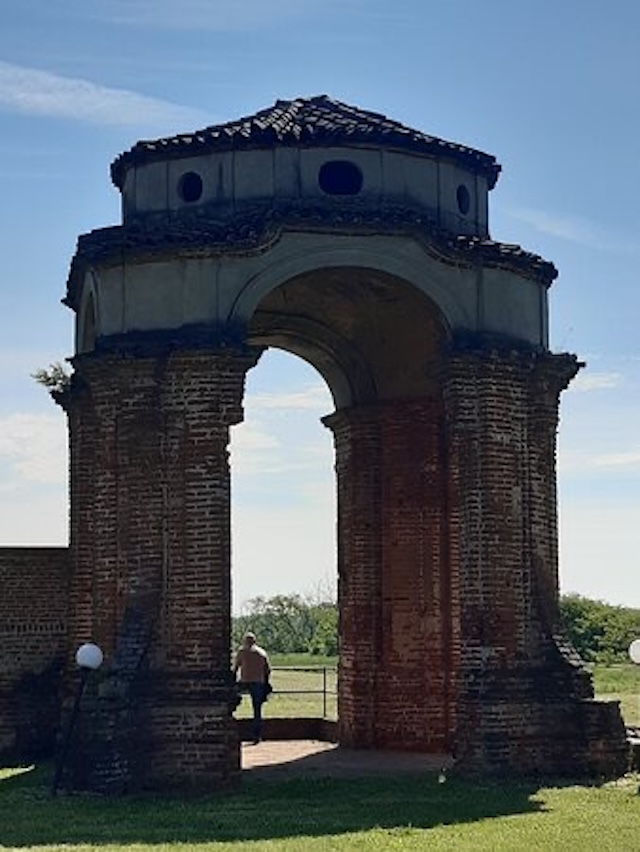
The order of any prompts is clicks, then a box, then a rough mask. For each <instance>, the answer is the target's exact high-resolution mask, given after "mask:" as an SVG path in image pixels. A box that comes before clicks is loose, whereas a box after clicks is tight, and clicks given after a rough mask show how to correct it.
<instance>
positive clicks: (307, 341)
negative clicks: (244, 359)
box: [248, 266, 455, 752]
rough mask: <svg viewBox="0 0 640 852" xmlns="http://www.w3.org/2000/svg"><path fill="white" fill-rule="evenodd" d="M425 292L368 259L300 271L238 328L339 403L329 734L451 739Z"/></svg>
mask: <svg viewBox="0 0 640 852" xmlns="http://www.w3.org/2000/svg"><path fill="white" fill-rule="evenodd" d="M448 337H449V335H448V333H447V329H446V327H445V325H444V322H443V319H442V316H441V315H440V312H439V311H438V309H437V308H436V307H435V306H434V305H433V303H432V302H431V301H430V300H429V299H428V298H427V297H425V296H424V294H423V293H422V292H420V291H419V290H417V289H416V288H414V287H413V286H411V285H408V284H407V283H406V282H402V281H399V280H398V279H395V278H393V277H392V276H390V275H389V274H388V273H385V272H380V271H379V270H374V269H371V268H368V269H363V268H359V267H355V266H353V267H332V268H329V269H326V268H320V269H317V270H314V271H308V272H305V273H302V274H300V275H298V276H296V277H294V278H292V279H289V280H287V281H286V282H284V283H283V284H281V285H279V286H278V287H275V288H274V289H273V290H271V291H270V292H269V293H268V294H267V295H265V296H264V297H263V299H262V300H261V302H260V303H259V304H258V305H257V306H256V309H255V312H254V314H253V316H252V318H251V321H250V323H249V325H248V339H249V340H250V341H251V342H252V343H254V344H256V345H261V346H268V345H277V346H279V347H280V348H283V349H286V350H288V351H290V352H293V353H295V354H297V355H299V356H301V357H303V358H304V359H305V360H307V361H308V362H309V363H310V364H312V365H313V366H314V367H315V368H316V369H317V370H318V371H319V372H320V373H321V374H322V375H323V376H324V378H325V380H326V381H327V384H328V386H329V389H330V391H331V393H332V395H333V397H334V401H335V403H336V408H337V411H336V413H335V414H333V415H331V416H329V417H327V418H325V420H324V422H325V424H326V425H327V426H328V427H329V428H331V429H332V431H333V433H334V441H335V452H336V462H335V468H336V476H337V494H338V603H339V609H340V637H341V653H340V678H339V711H340V712H339V719H340V729H339V730H340V741H341V742H342V743H343V744H345V745H346V744H349V745H353V746H361V747H375V746H378V747H386V748H392V747H401V748H407V747H417V748H422V749H427V750H431V751H434V752H445V751H449V750H450V749H451V747H452V740H453V730H452V717H453V715H454V696H453V690H452V675H453V671H454V668H455V664H454V661H453V659H452V657H451V653H452V652H451V634H452V624H451V619H452V618H453V607H452V601H451V577H450V575H449V567H450V566H449V561H448V557H447V549H446V545H445V544H444V540H445V538H446V528H447V523H448V521H447V517H446V511H447V508H446V504H445V501H444V500H443V495H444V492H445V490H446V450H445V447H444V443H443V428H444V412H443V404H442V386H441V380H442V376H443V362H444V357H445V354H444V353H445V348H446V344H447V340H448Z"/></svg>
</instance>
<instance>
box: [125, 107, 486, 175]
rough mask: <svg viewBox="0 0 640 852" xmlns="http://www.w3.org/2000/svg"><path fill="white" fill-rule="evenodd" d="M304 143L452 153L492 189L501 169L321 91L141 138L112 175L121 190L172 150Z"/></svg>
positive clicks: (189, 152)
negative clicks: (134, 170) (134, 171)
mask: <svg viewBox="0 0 640 852" xmlns="http://www.w3.org/2000/svg"><path fill="white" fill-rule="evenodd" d="M301 141H302V142H305V141H307V142H309V144H313V145H319V146H322V145H336V144H340V143H341V142H346V143H348V144H358V143H366V144H375V145H379V146H381V147H387V148H400V149H402V150H406V151H410V152H412V153H417V154H424V155H427V156H428V155H432V156H433V155H436V156H449V157H450V158H451V159H453V160H454V161H456V162H458V163H460V164H461V165H463V166H465V167H466V168H470V169H472V170H473V171H475V172H477V173H480V174H483V175H484V176H485V177H486V178H487V180H488V183H489V188H493V186H495V183H496V181H497V179H498V174H499V173H500V166H499V164H498V163H497V162H496V160H495V157H493V156H491V155H490V154H485V153H483V152H482V151H477V150H475V149H473V148H468V147H466V146H465V145H459V144H457V143H455V142H447V141H445V140H444V139H439V138H437V137H435V136H429V135H427V134H425V133H421V132H420V131H419V130H413V129H411V128H410V127H406V126H405V125H403V124H400V123H399V122H397V121H392V120H391V119H389V118H387V117H386V116H384V115H382V114H380V113H377V112H369V111H367V110H363V109H359V108H358V107H354V106H350V105H349V104H345V103H342V102H341V101H336V100H333V99H332V98H329V97H327V95H318V96H317V97H312V98H298V99H296V100H291V101H284V100H279V101H276V103H275V104H274V105H273V106H271V107H267V108H266V109H263V110H260V111H259V112H257V113H256V114H255V115H251V116H244V117H242V118H239V119H236V120H235V121H228V122H226V123H224V124H218V125H212V126H211V127H206V128H204V129H202V130H198V131H195V132H192V133H185V134H181V135H179V136H173V137H169V138H167V139H158V140H155V141H153V140H144V141H141V142H138V143H137V144H136V145H134V146H133V148H131V149H130V150H129V151H126V152H125V153H123V154H120V156H119V157H117V158H116V160H115V161H114V162H113V163H112V165H111V177H112V180H113V182H114V183H115V185H116V186H117V187H118V188H120V189H121V188H122V186H123V184H124V178H125V174H126V172H127V170H128V169H129V168H131V167H132V166H135V165H139V164H143V163H149V162H153V161H154V160H156V159H162V158H163V157H166V156H167V154H168V153H169V152H170V155H171V156H172V157H174V156H175V157H189V156H193V155H194V154H195V155H197V154H199V153H205V152H210V151H224V150H229V149H243V148H259V147H264V146H265V145H267V146H271V145H297V144H300V143H301Z"/></svg>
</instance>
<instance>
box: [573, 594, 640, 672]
mask: <svg viewBox="0 0 640 852" xmlns="http://www.w3.org/2000/svg"><path fill="white" fill-rule="evenodd" d="M560 615H561V618H562V623H563V626H564V630H565V633H566V634H567V637H568V638H569V639H570V640H571V642H572V643H573V645H574V647H575V649H576V650H577V651H578V653H579V654H580V656H581V657H582V659H583V660H585V662H599V663H612V662H626V661H627V660H628V656H627V654H628V649H629V645H630V644H631V642H632V641H633V640H634V639H637V638H638V637H640V610H638V609H630V608H628V607H622V606H612V605H611V604H607V603H604V602H603V601H599V600H592V599H591V598H585V597H582V596H581V595H575V594H572V595H563V596H562V597H561V598H560Z"/></svg>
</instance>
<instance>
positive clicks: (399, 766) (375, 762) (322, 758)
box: [241, 740, 453, 778]
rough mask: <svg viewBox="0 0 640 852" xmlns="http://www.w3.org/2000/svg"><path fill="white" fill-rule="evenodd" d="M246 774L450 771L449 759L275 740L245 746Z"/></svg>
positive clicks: (285, 775)
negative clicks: (448, 769) (445, 769)
mask: <svg viewBox="0 0 640 852" xmlns="http://www.w3.org/2000/svg"><path fill="white" fill-rule="evenodd" d="M241 761H242V768H243V770H245V771H247V772H250V773H251V776H252V777H256V778H258V777H259V778H263V777H264V778H271V777H277V778H293V777H300V776H305V777H309V776H311V777H318V778H319V777H334V778H336V777H341V778H342V777H351V778H355V777H362V776H363V775H386V774H391V773H392V774H397V773H401V772H403V773H404V772H407V773H411V772H412V773H424V772H438V771H439V770H440V769H442V768H443V767H444V768H449V767H450V766H451V765H452V763H453V760H452V758H451V757H450V756H449V755H434V754H419V753H416V752H397V751H365V750H360V749H357V750H356V749H348V748H341V747H340V746H338V745H336V744H335V743H327V742H321V741H320V740H272V741H268V740H267V741H264V742H261V743H259V744H258V745H251V744H250V743H243V744H242V753H241Z"/></svg>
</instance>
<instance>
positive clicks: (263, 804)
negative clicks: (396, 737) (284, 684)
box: [0, 767, 640, 852]
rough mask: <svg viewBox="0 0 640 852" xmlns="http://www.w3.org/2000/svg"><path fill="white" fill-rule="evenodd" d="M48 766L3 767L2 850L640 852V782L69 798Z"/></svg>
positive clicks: (378, 785)
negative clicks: (55, 789)
mask: <svg viewBox="0 0 640 852" xmlns="http://www.w3.org/2000/svg"><path fill="white" fill-rule="evenodd" d="M49 780H50V775H49V770H48V768H47V767H40V768H38V769H36V770H16V769H14V770H0V848H2V849H37V850H43V852H44V850H54V849H55V850H64V852H80V850H88V849H99V850H101V852H114V850H121V852H136V851H137V850H149V852H161V850H173V852H188V850H205V849H209V850H215V851H216V852H218V850H219V852H222V850H251V852H260V850H269V852H276V850H283V852H289V850H300V852H303V850H305V852H306V850H310V852H314V850H380V852H386V850H397V849H403V850H404V849H406V850H424V849H429V850H445V849H448V850H465V849H473V850H492V852H500V851H501V850H511V851H512V852H513V850H527V852H528V851H529V850H544V852H548V850H562V852H579V850H593V849H598V852H601V850H602V851H603V852H606V850H617V852H620V850H623V852H624V850H637V849H638V848H639V842H638V841H639V837H640V795H638V792H637V791H638V782H639V781H640V778H638V777H637V776H635V777H631V776H629V777H627V778H625V779H622V780H620V781H618V782H617V783H610V784H605V785H602V786H571V785H569V786H559V785H553V784H549V783H546V784H543V785H537V784H533V783H525V782H518V783H515V782H514V783H505V784H497V783H480V782H477V783H472V782H470V781H463V780H461V779H457V778H449V779H448V780H447V781H446V783H443V784H439V783H438V780H437V778H436V777H435V776H431V775H425V776H423V775H415V776H392V777H384V778H363V779H350V780H347V779H340V780H338V779H334V780H329V779H324V780H323V779H296V780H291V781H286V782H285V781H279V782H275V781H274V782H268V781H265V780H263V781H258V780H252V779H250V778H245V779H243V782H242V784H241V787H240V789H239V790H237V791H235V792H228V793H219V794H215V795H211V796H208V797H205V798H199V799H186V800H185V799H179V798H164V799H160V798H129V799H121V800H112V799H101V798H98V797H95V796H60V797H58V798H57V799H52V798H51V797H50V795H49V792H48V783H49Z"/></svg>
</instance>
